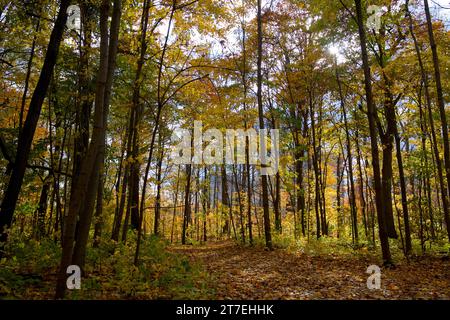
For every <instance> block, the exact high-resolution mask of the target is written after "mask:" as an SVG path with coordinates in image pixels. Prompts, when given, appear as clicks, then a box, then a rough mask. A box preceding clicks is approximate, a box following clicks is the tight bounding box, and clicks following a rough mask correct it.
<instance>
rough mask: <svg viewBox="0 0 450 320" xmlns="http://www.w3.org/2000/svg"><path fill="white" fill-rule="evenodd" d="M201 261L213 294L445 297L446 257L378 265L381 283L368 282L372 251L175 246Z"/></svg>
mask: <svg viewBox="0 0 450 320" xmlns="http://www.w3.org/2000/svg"><path fill="white" fill-rule="evenodd" d="M170 250H171V251H174V252H177V253H181V254H184V255H187V256H188V257H189V258H190V259H191V260H192V261H193V262H194V263H200V264H202V265H204V267H205V268H206V270H207V272H208V273H209V274H210V275H211V277H212V281H211V283H212V286H213V291H214V292H215V297H216V298H217V299H237V300H239V299H249V300H265V299H285V300H287V299H294V300H308V299H333V300H334V299H402V300H403V299H450V261H449V259H448V257H443V258H439V257H431V256H428V257H427V256H425V257H417V258H414V257H413V258H411V259H410V261H409V262H407V261H400V262H397V263H396V265H395V267H394V268H382V269H381V289H380V290H369V289H368V288H367V278H368V277H369V274H367V273H366V270H367V268H368V266H370V265H373V264H375V265H376V264H379V258H378V257H377V256H376V253H366V254H358V255H353V256H352V255H337V254H326V255H323V254H321V255H320V256H319V255H311V254H309V253H305V252H300V251H299V252H290V251H287V250H284V249H277V250H274V251H267V250H265V249H264V248H261V247H257V246H255V247H246V246H239V245H236V244H235V243H233V242H230V241H224V242H215V243H210V244H206V245H203V246H175V247H172V248H171V249H170Z"/></svg>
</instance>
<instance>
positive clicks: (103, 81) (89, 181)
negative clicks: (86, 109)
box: [55, 0, 122, 299]
mask: <svg viewBox="0 0 450 320" xmlns="http://www.w3.org/2000/svg"><path fill="white" fill-rule="evenodd" d="M121 6H122V2H121V0H114V8H113V13H112V20H111V28H110V29H111V30H110V32H109V31H108V17H109V11H110V3H109V1H108V0H103V1H102V3H101V5H100V65H99V69H98V73H97V88H96V95H95V111H94V126H93V130H92V138H91V142H90V144H89V148H88V151H87V154H86V157H85V158H84V159H83V161H82V163H81V168H80V175H79V178H78V179H77V183H76V185H73V186H72V188H75V190H74V192H73V193H72V195H71V198H70V205H69V212H68V214H67V216H66V220H65V230H64V237H63V251H62V257H61V263H60V268H59V274H58V280H57V284H56V292H55V298H57V299H60V298H63V297H64V294H65V289H66V269H67V267H68V266H69V265H70V264H71V263H72V260H73V258H74V257H73V254H74V249H75V247H76V246H77V243H76V242H75V240H78V241H80V240H79V238H77V239H76V238H75V226H76V222H77V218H78V217H80V218H81V217H83V218H84V219H85V220H81V219H80V222H79V225H80V226H81V227H83V228H84V229H87V230H88V231H89V227H90V219H89V216H92V214H90V213H89V212H82V210H87V209H89V210H90V208H87V206H83V205H82V204H83V202H84V201H83V199H86V197H88V196H89V194H88V192H89V191H91V190H92V189H93V191H94V194H95V191H96V190H97V184H98V179H99V170H100V163H99V161H100V160H102V159H103V156H102V152H104V151H103V150H104V143H105V136H106V117H107V114H108V109H109V95H110V93H111V85H112V80H111V79H110V77H112V74H113V70H114V68H115V56H116V53H117V45H118V33H119V25H120V16H121V11H122V8H121ZM92 185H94V186H92ZM92 210H93V206H92ZM81 241H82V240H81ZM84 244H85V242H84ZM84 244H83V245H84ZM78 245H80V244H79V243H78ZM81 252H85V249H83V250H81ZM76 257H77V260H80V259H81V260H80V261H81V262H82V261H83V257H82V255H80V256H78V255H77V256H76Z"/></svg>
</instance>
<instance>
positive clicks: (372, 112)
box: [355, 0, 392, 264]
mask: <svg viewBox="0 0 450 320" xmlns="http://www.w3.org/2000/svg"><path fill="white" fill-rule="evenodd" d="M355 5H356V16H357V23H358V33H359V38H360V45H361V55H362V61H363V69H364V85H365V91H366V101H367V109H368V111H367V117H368V121H369V132H370V144H371V151H372V167H373V179H374V184H375V202H376V210H377V217H378V226H379V228H378V229H379V237H380V242H381V249H382V254H383V260H384V263H385V264H391V263H392V258H391V252H390V249H389V241H388V237H387V229H386V224H385V221H384V210H383V198H382V185H381V176H380V159H379V154H378V141H377V128H376V121H375V119H376V112H377V111H376V108H375V104H374V101H373V93H372V81H371V71H370V65H369V57H368V54H367V43H366V31H365V29H364V16H363V9H362V1H361V0H355Z"/></svg>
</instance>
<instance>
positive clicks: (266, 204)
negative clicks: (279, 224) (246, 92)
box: [257, 0, 272, 250]
mask: <svg viewBox="0 0 450 320" xmlns="http://www.w3.org/2000/svg"><path fill="white" fill-rule="evenodd" d="M257 24H258V61H257V69H258V72H257V73H258V75H257V86H258V91H257V98H258V118H259V129H260V130H261V132H260V145H259V148H260V150H262V152H260V153H261V154H265V153H266V147H265V137H264V136H263V134H262V132H264V131H263V130H264V111H263V102H262V41H263V31H262V12H261V0H258V13H257ZM264 165H266V164H265V163H262V164H261V166H262V167H263V166H264ZM261 187H262V205H263V210H264V232H265V238H266V246H267V248H269V249H270V250H272V235H271V232H270V213H269V193H268V190H267V187H268V183H267V176H266V175H264V174H262V175H261Z"/></svg>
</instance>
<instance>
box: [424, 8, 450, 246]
mask: <svg viewBox="0 0 450 320" xmlns="http://www.w3.org/2000/svg"><path fill="white" fill-rule="evenodd" d="M423 3H424V5H425V14H426V16H427V28H428V37H429V38H430V47H431V52H432V54H433V67H434V81H435V82H436V93H437V103H438V107H439V114H440V116H441V126H442V140H443V144H444V166H445V172H446V175H447V191H449V192H450V144H449V139H448V124H447V115H446V112H445V101H444V93H443V90H442V81H441V70H440V66H439V56H438V52H437V45H436V40H435V38H434V32H433V23H432V21H431V14H430V7H429V5H428V0H424V1H423ZM436 161H440V160H439V159H436ZM444 206H445V203H444ZM447 206H449V202H447ZM448 211H449V209H448V207H447V210H445V211H444V212H445V213H444V219H445V224H446V226H447V236H448V239H449V241H450V216H449V213H448Z"/></svg>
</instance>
